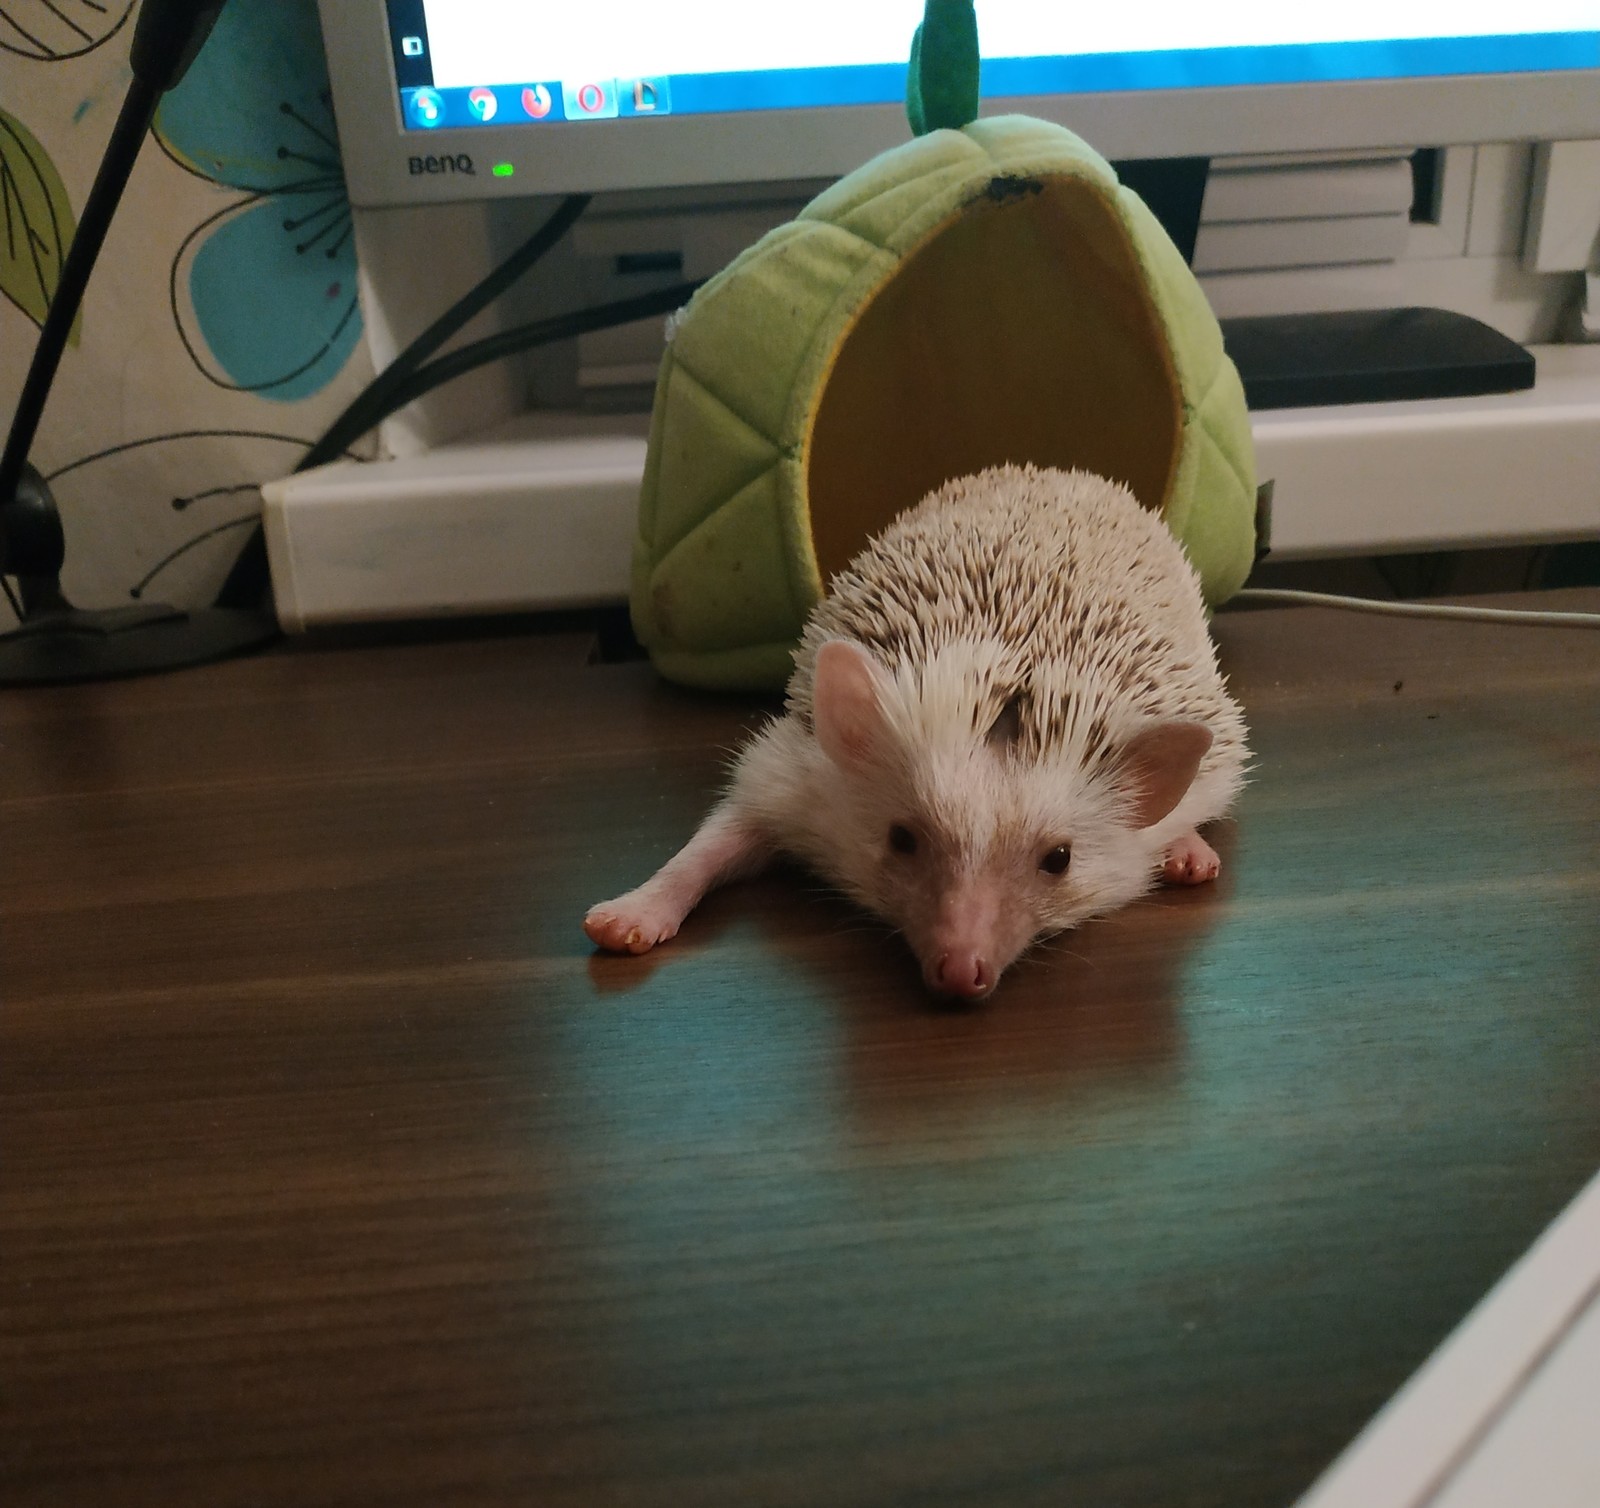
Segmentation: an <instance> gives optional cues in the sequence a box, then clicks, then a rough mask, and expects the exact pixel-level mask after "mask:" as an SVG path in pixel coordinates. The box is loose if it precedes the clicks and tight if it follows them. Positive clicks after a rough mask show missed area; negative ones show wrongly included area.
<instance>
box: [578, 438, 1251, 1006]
mask: <svg viewBox="0 0 1600 1508" xmlns="http://www.w3.org/2000/svg"><path fill="white" fill-rule="evenodd" d="M1247 758H1248V755H1247V748H1246V729H1245V722H1244V717H1243V714H1242V712H1241V710H1240V708H1239V706H1238V704H1237V703H1236V702H1235V701H1234V700H1233V699H1232V698H1231V697H1230V696H1229V695H1228V692H1227V689H1226V686H1225V684H1224V681H1223V677H1222V674H1221V671H1220V670H1219V668H1218V665H1217V658H1216V651H1215V647H1214V645H1213V643H1212V640H1211V636H1210V633H1209V631H1208V627H1207V622H1206V611H1205V605H1204V602H1203V600H1202V597H1201V592H1200V584H1199V581H1198V578H1197V577H1196V575H1195V572H1194V570H1193V568H1192V567H1191V565H1190V564H1189V561H1188V559H1187V558H1186V557H1185V555H1184V553H1183V549H1182V547H1181V546H1180V545H1179V543H1178V542H1177V540H1176V539H1175V538H1174V537H1173V535H1172V534H1171V532H1170V531H1169V530H1168V529H1167V527H1166V525H1165V524H1163V523H1162V521H1161V519H1160V518H1159V517H1158V516H1157V515H1156V514H1154V513H1152V512H1151V511H1149V510H1148V509H1146V508H1144V507H1142V506H1141V505H1140V504H1139V502H1138V501H1137V499H1136V498H1135V497H1134V496H1133V494H1132V493H1131V492H1130V491H1129V490H1128V489H1127V487H1125V486H1123V485H1122V484H1121V483H1118V482H1115V481H1111V480H1108V479H1106V478H1104V477H1101V476H1097V475H1094V474H1092V473H1090V472H1086V471H1061V470H1054V469H1048V468H1040V467H1034V466H1012V465H1005V466H996V467H993V468H990V469H988V470H985V471H982V472H979V473H977V474H975V475H971V476H965V477H960V478H957V479H955V480H952V481H950V482H947V483H946V484H945V485H944V486H942V487H940V488H939V489H938V490H936V491H935V492H933V493H931V494H930V495H929V496H927V497H926V498H924V499H923V500H922V501H921V502H920V503H918V504H917V505H916V506H914V507H912V508H910V509H908V510H907V511H906V512H905V513H903V514H902V515H900V517H899V518H897V519H896V520H895V521H894V522H893V523H892V524H890V525H889V526H888V527H887V528H886V529H885V530H884V531H883V532H882V533H881V534H879V535H878V536H877V537H876V538H874V539H873V540H871V541H870V542H869V543H868V544H867V546H866V547H865V549H863V550H862V552H861V553H860V554H859V555H858V556H856V558H855V559H854V560H853V561H852V562H851V563H850V565H849V566H848V567H847V568H846V569H845V570H844V571H843V572H841V573H840V574H839V575H838V576H837V577H835V578H834V580H833V582H832V583H831V586H830V588H829V591H828V594H827V595H826V596H825V597H824V598H823V600H822V601H821V602H820V603H819V604H818V605H817V607H816V608H815V610H814V611H813V612H812V614H811V616H810V618H809V620H808V622H807V624H806V628H805V631H804V634H803V637H802V639H801V642H800V644H799V647H798V648H797V650H796V652H795V664H794V670H793V674H792V675H791V677H790V679H789V683H788V688H787V693H786V697H785V704H784V711H783V713H782V714H781V715H779V716H777V717H775V718H773V719H772V720H771V721H770V722H768V723H767V724H766V726H764V727H763V728H761V729H760V730H759V731H758V732H757V733H756V734H755V735H754V736H753V737H752V738H751V740H750V741H749V743H748V744H747V745H746V746H745V747H744V748H743V750H742V751H741V752H740V753H739V754H738V756H737V758H736V759H735V761H734V764H733V767H732V772H731V779H730V781H729V783H728V787H727V790H726V793H725V794H724V796H723V798H722V799H721V801H720V802H718V804H717V805H716V806H715V807H714V808H713V809H712V811H711V813H710V814H709V815H708V816H707V818H706V819H705V821H704V823H703V824H702V825H701V827H700V828H699V830H698V831H697V832H696V833H695V835H694V837H693V838H692V839H691V840H690V842H689V843H688V844H687V845H686V846H685V847H684V848H683V849H682V851H681V852H679V853H678V854H677V855H676V856H675V857H673V858H672V859H670V860H669V861H668V862H667V863H666V864H665V865H664V866H663V867H662V868H661V869H660V870H659V871H658V872H657V873H656V874H655V875H654V876H653V877H652V878H651V879H649V880H647V881H646V882H645V883H644V884H643V885H640V886H639V887H638V888H637V889H635V890H631V891H629V892H628V893H627V894H625V895H622V896H619V897H618V898H617V899H615V900H612V901H607V902H604V903H602V904H600V905H597V906H595V907H593V908H592V909H591V910H590V911H589V913H588V914H587V916H586V917H585V919H584V930H585V932H586V933H587V934H588V936H589V938H590V940H591V941H592V942H594V943H595V944H596V945H598V946H599V947H600V948H603V949H607V950H609V951H613V952H626V953H644V952H646V951H648V950H649V949H651V948H654V947H656V946H657V945H658V944H660V943H663V942H666V941H667V940H668V939H670V938H672V937H674V936H675V935H676V934H677V932H678V929H679V927H680V926H681V924H682V923H683V921H684V919H685V917H686V916H688V914H689V913H690V911H692V910H693V909H694V907H695V906H696V905H697V904H698V903H699V901H700V900H701V898H702V897H703V896H704V895H705V894H706V893H707V892H708V891H709V890H711V889H712V888H713V887H715V886H718V885H722V884H725V883H727V882H729V881H731V880H734V879H738V878H742V877H745V876H749V875H751V874H754V873H756V872H757V871H759V870H760V869H762V868H763V867H765V866H766V865H767V864H768V863H769V862H770V861H771V860H772V859H774V858H775V857H776V856H778V855H779V854H785V855H788V856H790V857H792V858H795V859H798V860H800V861H801V862H802V863H803V864H805V865H807V866H808V867H810V868H811V869H812V870H814V871H815V872H816V873H817V874H818V875H820V876H821V877H822V878H823V879H825V880H826V881H828V882H829V883H830V884H832V885H833V886H835V887H837V888H838V889H839V890H840V891H842V892H844V893H845V894H846V895H847V896H849V897H851V898H853V899H854V900H855V901H856V902H858V903H859V904H860V905H861V906H863V907H865V908H866V909H867V910H868V911H870V912H872V913H873V914H874V915H876V916H877V917H879V918H880V919H881V920H883V921H885V922H887V923H888V924H889V925H890V926H891V927H893V928H895V929H896V930H898V931H899V932H900V933H901V934H902V935H903V937H904V938H905V940H906V942H907V943H908V944H909V945H910V948H911V950H912V952H913V953H914V954H915V955H916V958H917V960H918V962H919V964H920V966H921V970H922V975H923V979H924V981H925V982H926V984H927V986H928V988H929V989H930V990H932V991H933V992H935V993H936V994H938V995H942V996H949V997H956V998H960V999H966V1000H977V999H980V998H982V997H984V996H986V995H988V994H989V993H990V992H991V991H992V990H993V989H994V987H995V985H996V984H997V983H998V982H999V980H1000V977H1001V975H1002V974H1003V973H1004V972H1005V970H1006V969H1007V968H1008V967H1009V966H1010V965H1011V964H1012V963H1013V962H1014V961H1015V960H1016V959H1017V958H1018V957H1020V956H1021V955H1022V953H1024V952H1025V951H1026V950H1027V949H1029V948H1030V947H1031V946H1032V945H1033V944H1034V943H1036V942H1038V941H1040V940H1042V939H1044V938H1046V937H1049V936H1051V935H1053V934H1055V933H1059V932H1061V931H1063V930H1065V929H1067V928H1070V927H1074V926H1076V925H1078V924H1079V923H1081V922H1083V921H1085V920H1087V919H1088V918H1090V917H1093V916H1097V915H1100V914H1103V913H1105V912H1108V911H1110V910H1113V909H1114V908H1116V907H1119V906H1122V905H1125V904H1126V903H1128V902H1129V901H1132V900H1134V899H1135V898H1137V897H1138V896H1140V895H1142V894H1144V893H1146V892H1147V891H1148V890H1149V889H1150V888H1152V887H1153V886H1154V885H1156V884H1157V883H1159V882H1160V881H1162V880H1165V881H1166V882H1167V883H1170V884H1179V885H1198V884H1204V883H1206V882H1208V881H1210V880H1213V879H1215V877H1216V876H1217V874H1218V872H1219V871H1220V868H1221V863H1220V860H1219V859H1218V856H1217V854H1216V852H1215V850H1214V849H1213V848H1212V847H1211V845H1210V844H1209V843H1207V842H1206V840H1205V839H1204V838H1203V837H1201V835H1200V832H1199V829H1200V828H1201V827H1203V826H1204V825H1205V824H1207V823H1209V822H1213V821H1215V820H1216V819H1217V818H1219V817H1222V816H1223V815H1224V814H1225V813H1226V812H1227V811H1228V809H1229V808H1230V806H1231V804H1232V802H1233V800H1234V798H1235V796H1236V795H1237V793H1238V791H1239V789H1240V787H1241V785H1242V783H1243V780H1244V772H1245V766H1246V762H1247Z"/></svg>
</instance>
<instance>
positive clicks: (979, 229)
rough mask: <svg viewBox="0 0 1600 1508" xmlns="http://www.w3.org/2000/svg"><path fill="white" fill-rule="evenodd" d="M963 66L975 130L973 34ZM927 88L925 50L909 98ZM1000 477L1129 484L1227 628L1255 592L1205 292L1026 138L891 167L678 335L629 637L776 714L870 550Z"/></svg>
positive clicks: (1229, 370)
mask: <svg viewBox="0 0 1600 1508" xmlns="http://www.w3.org/2000/svg"><path fill="white" fill-rule="evenodd" d="M935 8H936V4H930V7H929V22H928V23H927V25H928V26H931V25H932V23H933V21H934V11H935ZM967 14H968V15H969V16H970V14H971V11H970V6H968V7H967ZM924 29H927V26H925V28H924ZM919 40H920V33H919ZM971 57H972V60H973V67H972V81H973V87H972V88H971V90H970V96H971V113H972V114H975V113H976V87H975V82H976V68H975V60H976V42H975V34H974V38H973V45H972V48H971ZM916 66H917V52H916V48H915V46H914V49H913V79H914V80H915V79H916V73H915V69H916ZM929 93H930V96H931V95H932V93H933V91H932V90H930V91H929ZM912 95H913V98H912V103H911V112H912V118H913V123H914V124H916V123H917V122H918V117H919V102H918V100H917V99H916V85H915V82H914V83H913V90H912ZM957 109H958V110H964V109H965V106H964V105H958V106H957ZM930 113H931V112H930ZM967 118H969V119H970V116H968V117H967ZM1007 461H1010V462H1017V463H1022V462H1032V463H1034V464H1037V465H1040V466H1054V467H1061V468H1064V469H1065V468H1071V467H1078V468H1082V469H1085V470H1089V471H1093V472H1098V473H1100V474H1101V475H1104V476H1109V477H1114V478H1117V479H1118V480H1120V481H1123V482H1126V483H1127V485H1128V486H1129V488H1130V489H1131V490H1132V491H1133V493H1134V495H1135V496H1136V497H1137V498H1138V499H1139V500H1140V501H1141V502H1142V503H1144V504H1145V505H1146V506H1148V507H1150V508H1153V509H1155V510H1156V511H1158V512H1159V513H1160V514H1161V515H1162V517H1163V518H1164V519H1165V520H1166V522H1167V523H1168V525H1169V526H1170V527H1171V529H1172V531H1173V533H1174V534H1175V535H1176V536H1177V537H1178V539H1179V540H1181V541H1182V543H1183V544H1184V546H1185V548H1186V549H1187V551H1188V554H1189V558H1190V560H1191V561H1192V562H1193V564H1194V566H1195V569H1196V570H1197V571H1198V573H1199V575H1200V579H1201V584H1202V586H1203V589H1204V591H1205V595H1206V599H1207V601H1208V602H1210V603H1212V604H1215V603H1218V602H1221V601H1223V600H1224V599H1226V598H1227V597H1229V596H1230V595H1231V594H1232V593H1233V592H1235V591H1236V590H1237V589H1238V588H1239V587H1240V586H1241V585H1242V584H1243V582H1244V579H1245V576H1246V575H1247V574H1248V572H1249V570H1250V567H1251V565H1252V562H1253V558H1254V552H1255V528H1254V518H1255V485H1256V484H1255V470H1254V454H1253V449H1252V445H1251V438H1250V425H1249V417H1248V413H1247V411H1246V407H1245V399H1244V392H1243V389H1242V387H1241V385H1240V382H1239V378H1238V374H1237V373H1236V372H1235V370H1234V368H1233V364H1232V362H1230V361H1229V360H1228V358H1227V356H1226V355H1224V353H1223V349H1222V335H1221V331H1220V330H1219V328H1218V326H1217V322H1216V319H1215V318H1214V317H1213V315H1212V313H1211V310H1210V308H1209V306H1208V305H1207V303H1206V300H1205V297H1204V295H1203V294H1202V293H1201V291H1200V287H1199V284H1198V283H1197V282H1196V281H1195V279H1194V276H1193V274H1192V273H1191V272H1190V270H1189V268H1188V267H1187V265H1186V264H1185V263H1184V260H1183V258H1182V256H1181V255H1180V254H1179V252H1178V251H1177V249H1176V248H1175V247H1174V246H1173V244H1172V242H1171V240H1170V239H1169V238H1168V236H1167V234H1166V232H1165V231H1164V230H1163V229H1162V228H1161V226H1160V224H1159V223H1158V222H1157V221H1156V219H1155V217H1154V216H1153V215H1152V214H1151V212H1150V211H1149V209H1148V208H1146V206H1145V205H1144V203H1143V202H1142V201H1141V200H1140V199H1139V198H1138V197H1137V196H1135V195H1134V194H1133V193H1131V192H1130V191H1129V190H1127V189H1125V188H1122V187H1121V186H1119V184H1118V183H1117V180H1116V176H1115V174H1114V173H1113V172H1112V170H1111V168H1110V166H1109V165H1108V164H1107V163H1106V162H1105V161H1104V159H1102V158H1101V157H1100V156H1099V155H1098V154H1097V153H1096V152H1095V151H1094V150H1093V149H1091V148H1090V147H1089V146H1087V145H1086V144H1085V143H1084V142H1082V141H1081V140H1079V139H1078V138H1077V137H1076V136H1074V135H1073V134H1072V133H1071V132H1069V131H1066V130H1063V129H1062V128H1061V127H1059V126H1054V125H1050V124H1047V123H1046V122H1043V121H1039V120H1034V119H1031V118H1027V117H1022V116H1009V117H998V118H992V119H988V120H983V121H974V122H971V123H970V124H965V125H961V126H960V127H959V129H949V128H946V129H936V130H932V131H929V132H927V133H926V134H922V135H919V136H917V137H916V138H915V139H914V140H912V141H911V142H908V143H907V144H906V145H905V146H903V147H899V148H896V149H895V150H893V151H889V152H886V153H884V154H882V155H881V156H879V157H877V158H875V159H874V160H873V161H871V162H869V163H867V164H866V165H865V166H864V167H862V168H860V169H859V170H857V171H856V172H854V173H852V174H850V175H849V176H848V177H846V178H844V179H842V180H841V181H840V182H839V183H837V184H835V185H834V186H833V187H832V188H830V189H828V190H827V191H826V192H825V193H823V194H822V195H820V196H819V197H818V198H817V199H815V200H813V201H812V203H811V204H810V205H809V206H807V208H806V209H805V210H804V211H803V212H802V213H801V214H800V216H799V218H798V219H796V220H794V221H792V222H791V223H789V224H787V225H784V226H781V227H779V228H778V229H777V230H775V231H773V232H772V233H771V234H769V235H768V236H766V237H765V238H763V239H762V240H761V241H759V242H758V243H757V244H756V245H754V246H752V247H751V248H750V249H749V250H748V251H746V252H745V253H744V254H743V255H741V256H740V257H739V258H737V259H736V260H735V261H734V262H733V263H732V264H731V265H730V266H728V267H727V268H726V269H724V270H723V271H722V272H721V273H719V274H718V275H717V276H716V277H714V278H713V279H711V280H710V281H709V282H708V283H706V284H705V285H704V286H703V287H702V288H701V289H700V290H699V292H698V293H697V294H696V295H695V297H694V298H693V300H692V301H691V302H690V303H689V305H688V307H687V308H686V309H685V310H684V311H683V313H682V314H681V315H680V316H679V318H678V320H677V323H676V328H675V330H674V331H673V333H672V336H671V339H670V341H669V344H668V349H667V353H666V356H665V358H664V360H663V362H662V367H661V373H660V377H659V380H658V383H657V388H656V402H655V412H654V416H653V419H652V423H651V432H650V442H649V453H648V459H647V462H646V468H645V474H644V484H643V491H642V496H641V505H640V512H639V534H638V538H637V540H636V542H635V550H634V571H633V586H632V611H633V619H634V626H635V631H636V632H637V634H638V636H639V639H640V641H641V643H643V644H644V646H645V647H646V648H647V649H648V651H649V652H650V656H651V659H652V660H653V661H654V663H655V665H656V667H657V668H658V669H659V670H660V671H661V673H662V674H663V675H665V676H666V677H667V678H668V679H671V680H674V681H679V682H683V683H686V684H689V685H696V686H707V687H722V688H746V689H775V688H778V687H781V686H782V685H783V684H784V682H785V681H786V680H787V678H788V675H789V672H790V669H791V653H792V651H793V649H794V646H795V644H796V643H797V641H798V639H799V636H800V632H801V629H802V627H803V625H804V622H805V619H806V616H807V614H808V613H809V612H810V610H811V608H812V607H813V606H814V605H815V604H816V602H817V601H818V600H819V599H820V597H821V596H822V595H823V594H824V593H825V592H826V591H827V588H828V582H829V580H830V579H831V578H832V577H833V576H834V575H835V574H836V573H837V572H838V571H840V570H841V569H842V568H843V567H844V566H845V565H846V564H847V563H848V562H849V561H850V559H851V558H852V557H853V556H854V555H855V554H856V553H857V552H858V551H859V550H860V549H861V547H862V546H863V545H864V544H865V543H866V542H867V540H868V539H869V538H870V537H871V536H872V535H874V534H876V533H878V532H879V531H880V530H882V529H883V528H884V526H885V525H887V524H888V523H889V522H890V521H891V520H892V519H893V518H894V517H895V516H896V515H897V514H898V513H900V512H901V511H902V510H903V509H905V508H907V507H910V506H911V505H912V504H914V503H916V502H917V501H918V500H920V499H921V498H922V497H923V496H925V495H926V494H927V493H928V492H930V491H932V490H933V489H935V488H936V487H938V486H940V485H941V484H942V483H943V482H945V481H947V480H948V479H950V478H951V477H955V476H961V475H965V474H968V473H971V472H975V471H981V470H982V469H984V468H985V467H987V466H992V465H997V464H1000V463H1002V462H1007Z"/></svg>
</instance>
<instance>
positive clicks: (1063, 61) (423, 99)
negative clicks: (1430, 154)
mask: <svg viewBox="0 0 1600 1508" xmlns="http://www.w3.org/2000/svg"><path fill="white" fill-rule="evenodd" d="M1588 68H1600V31H1577V32H1545V33H1539V34H1534V35H1527V34H1523V35H1520V36H1503V37H1420V38H1408V39H1400V40H1391V41H1386V42H1318V43H1303V44H1301V43H1297V44H1294V45H1292V46H1276V47H1209V48H1191V49H1185V50H1180V51H1172V52H1120V53H1097V54H1090V55H1085V56H1081V57H1055V58H986V59H985V60H984V63H983V95H984V98H985V99H1005V98H1008V97H1010V98H1017V97H1026V96H1029V95H1052V94H1100V93H1120V92H1125V91H1127V90H1133V89H1200V88H1218V87H1224V86H1230V85H1241V84H1307V83H1317V82H1327V81H1345V80H1353V79H1395V78H1436V77H1445V76H1450V75H1458V74H1497V73H1542V72H1549V71H1561V70H1578V69H1588ZM905 87H906V65H905V64H904V63H870V64H863V65H860V66H856V67H846V68H785V69H772V70H769V71H764V72H756V73H689V74H675V75H673V76H672V77H671V78H670V79H666V78H656V79H594V80H582V81H578V82H573V81H571V80H565V81H563V80H558V79H546V80H542V81H541V80H535V81H531V82H525V81H517V82H515V83H509V84H508V83H500V82H494V81H491V82H487V83H485V84H483V85H480V86H478V87H475V88H472V89H435V88H433V87H431V86H424V87H421V88H403V89H402V90H401V91H400V97H401V113H402V115H403V117H404V119H405V124H406V126H407V127H408V128H410V129H413V130H427V129H431V128H435V127H452V128H455V127H462V126H486V125H491V124H492V125H527V124H533V123H537V122H540V121H547V120H548V121H563V120H604V119H614V118H616V117H618V116H622V117H627V116H641V117H643V116H650V115H714V114H728V113H737V112H740V111H749V110H794V109H814V108H818V107H822V106H828V105H888V104H896V103H898V102H900V101H901V100H903V99H904V98H905Z"/></svg>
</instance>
